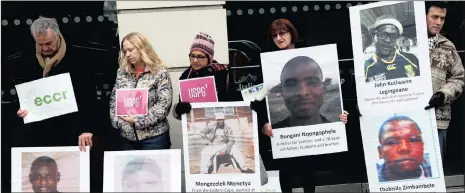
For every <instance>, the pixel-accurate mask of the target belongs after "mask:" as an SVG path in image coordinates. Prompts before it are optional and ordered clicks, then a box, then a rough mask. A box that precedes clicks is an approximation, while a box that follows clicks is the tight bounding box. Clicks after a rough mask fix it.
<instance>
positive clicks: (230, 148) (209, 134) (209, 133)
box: [200, 113, 254, 174]
mask: <svg viewBox="0 0 465 193" xmlns="http://www.w3.org/2000/svg"><path fill="white" fill-rule="evenodd" d="M215 118H216V123H214V124H212V125H211V126H207V128H205V130H203V131H202V132H201V137H202V139H203V140H205V145H206V146H205V147H204V148H203V150H202V152H201V159H200V173H201V174H209V173H211V172H212V171H209V168H210V167H211V166H212V164H213V158H214V157H215V155H219V156H223V155H229V156H231V157H232V158H234V160H235V162H236V163H237V165H238V167H239V169H240V170H241V172H242V173H251V172H254V171H253V170H251V169H249V168H247V167H246V166H245V160H244V157H243V156H242V153H241V152H240V151H239V149H238V148H237V146H236V145H234V144H235V139H234V136H233V132H232V130H231V128H230V127H228V126H227V125H226V124H225V123H224V120H225V116H224V114H223V113H216V114H215Z"/></svg>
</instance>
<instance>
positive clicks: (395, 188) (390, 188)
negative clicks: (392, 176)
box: [379, 183, 435, 192]
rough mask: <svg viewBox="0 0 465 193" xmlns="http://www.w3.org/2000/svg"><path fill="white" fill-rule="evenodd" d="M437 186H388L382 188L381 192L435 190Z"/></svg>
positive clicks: (429, 184) (431, 184)
mask: <svg viewBox="0 0 465 193" xmlns="http://www.w3.org/2000/svg"><path fill="white" fill-rule="evenodd" d="M434 187H435V185H434V184H433V183H428V184H418V185H414V184H410V185H408V184H404V185H402V186H388V187H380V188H379V190H380V191H381V192H397V191H404V190H419V189H425V188H426V189H427V188H434Z"/></svg>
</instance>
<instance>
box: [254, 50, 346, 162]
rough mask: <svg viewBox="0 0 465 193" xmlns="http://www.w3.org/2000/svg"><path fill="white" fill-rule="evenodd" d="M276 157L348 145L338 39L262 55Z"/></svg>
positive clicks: (343, 148)
mask: <svg viewBox="0 0 465 193" xmlns="http://www.w3.org/2000/svg"><path fill="white" fill-rule="evenodd" d="M260 57H261V62H262V65H263V68H262V70H263V79H264V82H265V89H266V90H267V91H268V95H267V98H266V99H267V105H268V113H269V115H268V117H269V119H270V123H271V126H272V128H273V137H272V138H271V147H272V152H273V158H274V159H279V158H288V157H299V156H306V155H318V154H328V153H336V152H342V151H347V137H346V130H345V125H344V123H342V122H341V121H340V120H339V115H340V114H341V113H342V97H341V84H340V82H339V80H340V78H339V63H338V55H337V47H336V44H328V45H322V46H314V47H307V48H299V49H290V50H281V51H274V52H266V53H262V54H261V55H260Z"/></svg>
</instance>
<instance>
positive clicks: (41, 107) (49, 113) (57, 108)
mask: <svg viewBox="0 0 465 193" xmlns="http://www.w3.org/2000/svg"><path fill="white" fill-rule="evenodd" d="M16 91H17V93H18V99H19V104H20V108H21V109H26V110H28V111H29V113H28V115H27V116H26V117H24V123H30V122H35V121H41V120H44V119H48V118H51V117H55V116H60V115H64V114H68V113H72V112H76V111H78V107H77V104H76V98H75V96H74V90H73V84H72V83H71V78H70V75H69V73H64V74H59V75H56V76H50V77H47V78H42V79H39V80H34V81H31V82H27V83H23V84H19V85H16Z"/></svg>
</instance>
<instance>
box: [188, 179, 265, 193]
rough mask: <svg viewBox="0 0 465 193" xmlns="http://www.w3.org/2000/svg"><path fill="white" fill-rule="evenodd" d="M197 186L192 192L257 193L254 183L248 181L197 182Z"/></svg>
mask: <svg viewBox="0 0 465 193" xmlns="http://www.w3.org/2000/svg"><path fill="white" fill-rule="evenodd" d="M195 186H196V187H195V188H193V189H192V192H256V190H255V188H254V187H251V186H252V183H251V182H246V181H242V182H238V181H217V182H195ZM236 187H237V188H236ZM238 188H239V189H238Z"/></svg>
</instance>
